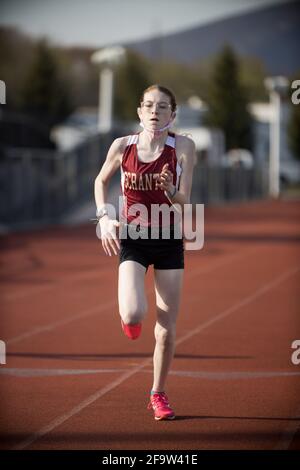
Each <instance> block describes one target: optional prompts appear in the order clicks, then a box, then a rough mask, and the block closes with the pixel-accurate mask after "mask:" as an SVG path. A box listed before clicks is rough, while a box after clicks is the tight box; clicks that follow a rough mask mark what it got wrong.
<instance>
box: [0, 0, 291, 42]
mask: <svg viewBox="0 0 300 470" xmlns="http://www.w3.org/2000/svg"><path fill="white" fill-rule="evenodd" d="M288 1H289V0H123V1H122V0H1V2H0V25H15V26H19V27H20V28H21V29H22V30H23V31H24V32H27V33H29V34H31V35H33V36H35V37H37V36H47V37H48V38H49V39H50V40H51V41H52V43H55V44H64V45H69V46H71V45H81V46H92V47H102V46H106V45H109V44H115V43H117V42H118V41H130V40H137V39H146V38H149V37H152V36H156V35H165V34H167V33H171V32H177V31H181V30H184V29H188V28H191V27H193V26H197V25H201V24H205V23H208V22H211V21H214V20H217V19H221V18H225V17H228V16H232V15H236V14H239V13H245V12H247V11H253V10H255V9H258V8H262V7H264V6H267V5H274V4H279V3H288Z"/></svg>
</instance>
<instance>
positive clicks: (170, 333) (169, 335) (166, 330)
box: [154, 322, 176, 346]
mask: <svg viewBox="0 0 300 470" xmlns="http://www.w3.org/2000/svg"><path fill="white" fill-rule="evenodd" d="M154 335H155V339H156V342H157V343H159V344H160V345H161V346H168V345H172V344H174V342H175V339H176V325H174V324H173V323H172V324H169V325H164V326H162V325H160V324H159V323H158V322H156V325H155V329H154Z"/></svg>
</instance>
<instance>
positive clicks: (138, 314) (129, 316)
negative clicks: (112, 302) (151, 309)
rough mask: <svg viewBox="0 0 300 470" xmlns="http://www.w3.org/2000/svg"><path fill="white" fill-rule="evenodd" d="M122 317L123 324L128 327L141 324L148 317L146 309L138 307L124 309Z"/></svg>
mask: <svg viewBox="0 0 300 470" xmlns="http://www.w3.org/2000/svg"><path fill="white" fill-rule="evenodd" d="M120 313H121V317H122V320H123V322H124V323H125V324H126V325H134V324H136V323H140V322H141V321H142V320H143V319H144V318H145V316H146V307H145V306H137V307H126V308H124V309H122V311H121V312H120Z"/></svg>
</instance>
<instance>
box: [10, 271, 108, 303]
mask: <svg viewBox="0 0 300 470" xmlns="http://www.w3.org/2000/svg"><path fill="white" fill-rule="evenodd" d="M104 275H105V273H104V272H102V271H101V270H100V269H98V270H96V269H92V270H89V271H84V272H80V273H76V274H73V275H70V276H69V277H67V278H64V279H60V280H54V281H50V282H49V281H47V284H46V285H43V286H36V287H28V288H26V289H24V290H21V291H18V292H15V293H12V292H10V293H8V294H3V296H2V298H3V300H5V301H9V300H18V299H21V298H24V297H28V296H30V295H36V294H40V293H41V292H46V291H47V290H51V289H54V288H56V287H60V286H65V285H66V284H68V283H73V282H77V281H78V282H82V281H84V280H88V279H91V278H94V277H100V276H104Z"/></svg>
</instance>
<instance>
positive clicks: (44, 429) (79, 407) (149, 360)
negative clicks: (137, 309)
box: [13, 267, 300, 450]
mask: <svg viewBox="0 0 300 470" xmlns="http://www.w3.org/2000/svg"><path fill="white" fill-rule="evenodd" d="M298 271H300V268H299V267H296V268H294V269H291V270H289V271H288V272H286V273H284V274H282V275H281V276H279V277H278V278H276V279H275V280H274V281H271V282H268V283H267V284H266V285H265V286H264V287H262V288H260V289H257V290H256V291H255V292H254V293H253V294H252V295H249V296H248V297H246V298H245V299H244V300H243V301H241V302H238V303H237V304H235V305H233V306H232V307H230V308H228V309H226V310H225V311H223V312H221V313H219V314H218V315H216V316H215V317H214V318H212V319H211V320H209V321H206V322H204V323H203V324H202V325H199V326H198V327H197V328H194V329H193V330H191V331H190V332H189V333H187V334H186V335H184V336H183V337H182V338H180V339H179V340H177V341H176V346H177V345H178V344H181V343H183V342H184V341H186V340H187V339H190V338H191V337H192V336H195V335H197V334H198V333H200V332H202V331H203V330H204V329H205V328H208V327H209V326H211V325H213V324H214V323H216V322H217V321H219V320H223V319H224V318H226V317H227V316H229V315H230V314H231V313H233V312H236V311H237V310H238V309H240V308H241V307H244V306H245V305H248V304H250V303H251V302H253V300H256V299H257V298H259V297H261V296H262V295H263V294H265V293H266V292H268V291H270V290H271V289H273V288H274V287H276V286H278V285H279V284H280V283H281V282H283V281H285V280H286V279H288V278H289V277H291V276H293V275H294V274H295V273H297V272H298ZM152 360H153V358H152V357H150V358H147V359H145V360H144V361H143V362H142V363H141V364H140V365H139V366H137V367H134V368H133V369H132V371H130V372H126V373H124V374H122V375H121V376H120V377H119V378H118V379H116V380H114V381H113V382H111V383H110V384H108V385H107V386H106V387H104V388H101V389H100V390H98V391H97V392H96V393H94V394H92V395H90V396H89V397H87V398H86V399H85V400H83V401H82V402H81V403H79V405H77V406H75V407H74V408H72V409H71V410H70V411H69V412H67V413H64V414H63V415H61V416H60V417H58V418H56V419H54V420H53V421H51V422H50V423H49V424H48V425H47V426H44V427H42V428H41V429H40V430H39V431H37V432H36V433H34V434H32V435H31V436H29V437H28V438H27V439H25V440H23V441H21V442H20V443H19V444H17V445H16V446H15V447H13V449H16V450H17V449H18V450H19V449H25V448H26V447H29V446H30V445H31V444H33V443H34V442H35V441H37V440H38V439H40V438H41V437H43V436H45V435H46V434H48V433H49V432H51V431H53V430H54V429H56V428H57V427H58V426H60V425H61V424H63V423H65V421H67V420H68V419H70V418H72V417H73V416H75V415H76V414H77V413H79V412H80V411H82V410H83V409H85V408H86V407H87V406H89V405H91V404H92V403H94V402H95V401H96V400H98V399H99V398H101V397H103V396H104V395H105V394H106V393H108V392H110V391H111V390H113V389H114V388H116V387H117V386H118V385H120V384H122V383H123V382H125V381H126V380H127V379H128V378H130V377H132V376H133V375H135V374H136V373H137V372H139V371H140V370H142V369H143V368H144V367H146V366H147V365H148V364H150V363H152Z"/></svg>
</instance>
